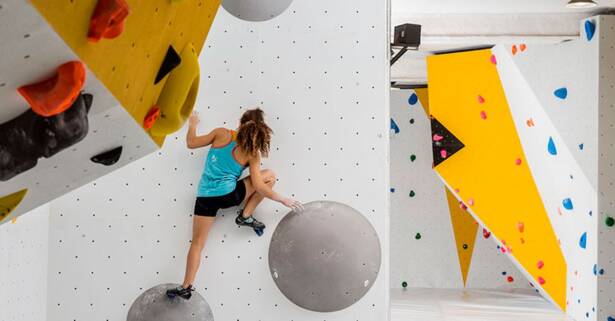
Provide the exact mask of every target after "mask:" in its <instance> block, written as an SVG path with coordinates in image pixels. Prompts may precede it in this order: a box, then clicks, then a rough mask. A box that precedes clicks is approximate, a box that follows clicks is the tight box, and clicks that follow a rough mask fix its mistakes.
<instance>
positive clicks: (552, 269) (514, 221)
mask: <svg viewBox="0 0 615 321" xmlns="http://www.w3.org/2000/svg"><path fill="white" fill-rule="evenodd" d="M604 19H606V20H610V18H604V17H592V18H589V19H587V20H584V21H582V23H581V28H582V29H583V32H582V37H581V39H578V40H575V41H572V42H566V43H562V44H558V45H554V46H527V45H524V44H516V45H511V46H496V47H495V48H494V49H493V50H482V51H474V52H468V53H460V54H452V55H443V56H436V57H434V58H430V59H429V63H428V64H429V74H430V78H429V79H430V84H431V87H430V98H431V103H432V104H431V107H430V110H431V112H432V115H433V116H434V117H435V118H437V119H438V120H439V122H440V123H441V124H442V125H443V126H444V127H445V128H446V129H447V130H448V131H449V132H450V133H453V135H454V136H455V138H456V139H458V141H460V142H461V143H462V144H463V146H462V148H460V149H458V150H455V151H454V153H450V154H448V155H446V154H447V153H446V148H447V147H446V146H444V147H441V146H442V145H438V144H436V143H434V144H433V145H434V152H436V150H437V151H439V152H441V153H443V155H445V156H444V157H443V158H444V160H443V162H442V163H441V164H439V165H437V166H436V171H437V172H438V174H439V175H440V176H441V177H442V179H443V180H444V181H445V182H446V184H448V185H449V186H451V188H452V189H453V190H454V191H455V194H456V196H457V198H459V199H461V200H462V201H463V202H464V203H465V204H467V205H468V210H469V211H470V213H472V215H473V216H474V217H475V218H476V219H477V220H478V221H479V222H481V224H485V226H486V227H487V229H489V231H491V232H492V233H493V237H494V238H496V239H497V240H498V242H499V244H500V248H501V249H502V251H503V252H506V253H507V254H508V255H509V257H510V258H511V259H512V260H513V261H514V262H515V263H517V264H518V265H519V266H520V268H521V270H522V271H523V272H524V273H526V274H527V275H528V277H529V278H530V279H531V280H532V282H533V284H534V286H535V287H536V288H537V289H538V290H539V291H540V292H541V293H543V295H545V296H546V297H547V298H548V299H550V300H552V301H553V302H554V303H555V304H556V305H558V306H559V307H560V308H561V309H562V310H565V311H566V312H567V314H569V315H570V316H572V317H573V318H574V319H576V320H586V319H589V320H607V319H608V318H607V317H606V316H604V314H605V313H606V312H604V311H603V312H599V311H598V309H599V308H600V305H599V303H600V302H601V301H604V300H608V297H609V296H611V295H610V294H609V293H612V290H611V291H609V289H608V285H607V284H609V282H602V285H603V289H600V288H599V285H598V284H599V282H598V278H599V277H602V276H603V275H604V274H605V273H606V271H607V270H608V269H606V268H604V267H603V266H602V262H604V261H605V260H600V259H599V256H598V253H599V248H607V247H608V239H607V240H606V241H605V240H601V239H600V237H599V234H602V235H603V236H602V237H607V238H608V235H609V233H608V232H607V233H604V231H603V229H604V227H601V228H600V229H602V231H600V230H599V225H598V224H601V225H607V224H606V223H607V218H606V217H604V213H605V211H604V210H603V209H602V208H603V206H604V205H603V204H604V203H603V204H599V203H598V198H599V195H608V192H607V190H606V189H605V187H604V186H605V185H604V183H602V184H597V182H600V181H601V180H603V178H602V177H603V176H604V175H602V174H601V175H600V177H598V176H597V173H598V167H599V164H600V163H598V162H597V160H598V158H599V156H600V160H601V162H604V161H605V160H607V161H606V162H610V161H608V159H609V158H608V157H609V153H607V152H604V151H602V150H601V149H607V148H608V147H606V145H600V144H599V142H600V140H601V139H602V138H600V136H599V132H598V130H599V129H600V130H601V131H602V128H607V127H609V126H610V125H609V122H608V121H607V120H606V119H610V118H611V116H610V114H613V111H612V110H611V108H610V106H609V107H606V108H605V105H606V104H608V103H607V101H608V100H607V99H605V98H604V94H602V93H599V88H602V89H601V91H603V90H604V88H608V86H610V84H609V83H608V81H607V77H606V75H603V76H602V75H600V73H605V72H607V73H608V70H609V68H610V67H608V66H604V65H603V66H600V63H599V61H600V59H602V60H604V55H605V54H603V53H601V52H600V51H601V50H605V49H603V48H609V49H610V48H612V46H613V42H611V43H609V42H608V40H607V39H606V37H607V35H608V34H609V33H612V28H609V27H604V26H602V22H603V20H604ZM601 57H602V58H601ZM570 61H575V62H576V63H575V64H574V65H573V66H571V65H570ZM454 79H457V80H460V79H464V80H465V81H466V82H465V84H464V85H462V86H458V87H454V86H452V85H453V83H455V80H454ZM605 82H606V83H605ZM599 97H600V98H599ZM599 99H601V100H602V101H603V104H599ZM611 103H612V102H611ZM599 119H600V125H599V123H598V120H599ZM603 124H604V125H603ZM600 135H603V134H602V132H601V133H600ZM603 164H604V163H603ZM601 185H602V186H601ZM596 187H598V188H596ZM606 212H608V210H607V211H606ZM599 213H602V214H601V215H599ZM600 220H602V222H604V224H602V222H600ZM607 227H608V225H607ZM610 255H612V254H610ZM608 256H609V255H604V257H605V259H606V260H612V257H611V258H607V257H608ZM600 313H602V314H603V315H600Z"/></svg>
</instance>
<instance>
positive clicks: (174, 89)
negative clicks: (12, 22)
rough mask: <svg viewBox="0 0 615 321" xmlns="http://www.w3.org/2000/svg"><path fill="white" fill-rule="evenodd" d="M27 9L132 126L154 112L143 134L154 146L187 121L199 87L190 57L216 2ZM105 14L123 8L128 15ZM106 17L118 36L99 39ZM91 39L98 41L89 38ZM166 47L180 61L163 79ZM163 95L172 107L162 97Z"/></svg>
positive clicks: (42, 1)
mask: <svg viewBox="0 0 615 321" xmlns="http://www.w3.org/2000/svg"><path fill="white" fill-rule="evenodd" d="M32 5H33V6H34V7H36V9H37V10H38V11H39V12H40V14H41V15H42V16H43V17H45V19H46V20H47V21H48V22H49V24H50V25H51V26H52V27H53V29H54V30H55V31H56V32H57V33H58V34H59V35H60V36H61V37H62V39H63V40H64V41H65V42H66V43H67V44H68V45H69V46H70V48H72V49H73V50H74V51H75V52H76V53H77V55H78V56H79V57H80V58H81V59H82V60H83V61H84V63H86V64H87V65H88V66H89V67H90V68H91V70H92V71H93V73H94V74H95V75H96V76H97V77H98V78H99V79H100V80H101V82H102V83H104V84H105V86H106V87H107V88H108V89H109V90H110V91H111V93H113V95H114V96H115V97H116V98H117V99H118V101H119V102H120V103H121V104H122V106H123V107H124V108H125V109H126V111H128V112H129V113H130V114H131V115H132V116H133V117H134V119H135V120H136V121H137V122H138V123H142V122H143V120H144V119H145V118H146V116H147V115H149V111H150V110H151V109H152V108H153V106H157V107H158V108H159V109H160V111H161V116H162V117H160V118H159V120H158V121H157V123H156V124H154V127H153V128H151V129H149V133H150V134H151V135H152V137H153V138H154V139H155V140H156V142H157V143H159V144H162V142H164V138H165V136H166V135H167V134H170V133H172V132H174V131H176V130H177V129H179V128H180V127H181V125H182V124H183V122H185V121H186V119H187V117H188V116H189V114H190V111H191V110H192V108H193V104H194V98H195V97H194V96H195V95H196V92H197V91H198V86H199V74H198V63H197V61H196V59H197V57H198V54H199V53H200V52H201V48H202V46H203V43H204V41H205V38H206V37H207V34H208V32H209V29H210V26H211V24H212V22H213V20H214V18H215V16H216V12H217V11H218V7H219V6H220V1H219V0H207V1H204V0H198V1H168V0H150V1H138V0H128V1H125V0H81V1H61V2H53V1H46V0H33V1H32ZM112 8H125V11H126V12H127V13H126V12H125V14H119V13H117V12H116V11H113V10H112ZM118 11H120V10H118ZM97 13H100V15H97ZM114 14H115V15H114ZM126 14H127V15H126ZM97 17H99V18H97ZM105 17H111V18H110V19H109V20H111V21H114V19H115V20H118V21H121V25H122V27H121V32H120V33H119V35H115V32H113V31H112V32H111V33H112V34H113V35H112V36H104V35H105V33H104V32H107V33H108V32H109V30H106V29H102V28H100V29H99V28H96V25H101V26H103V27H105V26H107V24H105V23H103V22H105V21H107V20H105ZM117 23H118V24H120V22H117ZM109 24H110V25H111V26H113V24H112V23H109ZM93 26H94V27H93ZM99 33H102V34H103V37H102V38H100V35H99ZM86 35H87V36H88V37H86ZM96 35H99V38H95V40H92V39H91V38H93V36H96ZM106 38H110V39H106ZM169 46H171V47H173V48H174V51H175V53H176V54H177V56H175V55H174V57H179V58H180V59H179V60H175V59H173V60H174V61H175V62H176V63H175V64H171V65H172V66H174V67H176V68H177V69H175V68H168V69H167V71H170V72H171V74H169V75H168V76H167V74H159V70H160V69H161V66H162V65H165V66H169V65H168V64H165V62H166V61H165V57H166V55H167V52H168V49H169ZM181 62H183V63H181ZM186 66H188V67H186ZM180 70H181V71H180ZM186 71H188V72H186ZM173 74H175V75H173ZM158 76H161V78H159V77H158ZM162 76H166V77H164V78H162ZM169 96H171V97H172V99H170V100H171V101H172V102H171V103H169V99H164V97H166V98H168V97H169ZM163 123H164V125H162V124H163ZM146 129H148V128H146Z"/></svg>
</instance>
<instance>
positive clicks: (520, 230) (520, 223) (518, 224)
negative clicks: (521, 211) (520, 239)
mask: <svg viewBox="0 0 615 321" xmlns="http://www.w3.org/2000/svg"><path fill="white" fill-rule="evenodd" d="M517 229H518V230H519V232H520V233H523V231H525V224H523V222H519V223H517Z"/></svg>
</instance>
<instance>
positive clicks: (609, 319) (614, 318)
mask: <svg viewBox="0 0 615 321" xmlns="http://www.w3.org/2000/svg"><path fill="white" fill-rule="evenodd" d="M606 321H615V317H607V318H606Z"/></svg>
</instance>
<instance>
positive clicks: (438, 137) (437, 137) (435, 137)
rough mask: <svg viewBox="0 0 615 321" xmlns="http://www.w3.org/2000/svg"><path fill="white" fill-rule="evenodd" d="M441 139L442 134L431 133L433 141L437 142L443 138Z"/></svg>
mask: <svg viewBox="0 0 615 321" xmlns="http://www.w3.org/2000/svg"><path fill="white" fill-rule="evenodd" d="M443 139H444V137H442V136H440V135H438V134H434V135H433V141H434V142H439V141H441V140H443Z"/></svg>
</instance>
